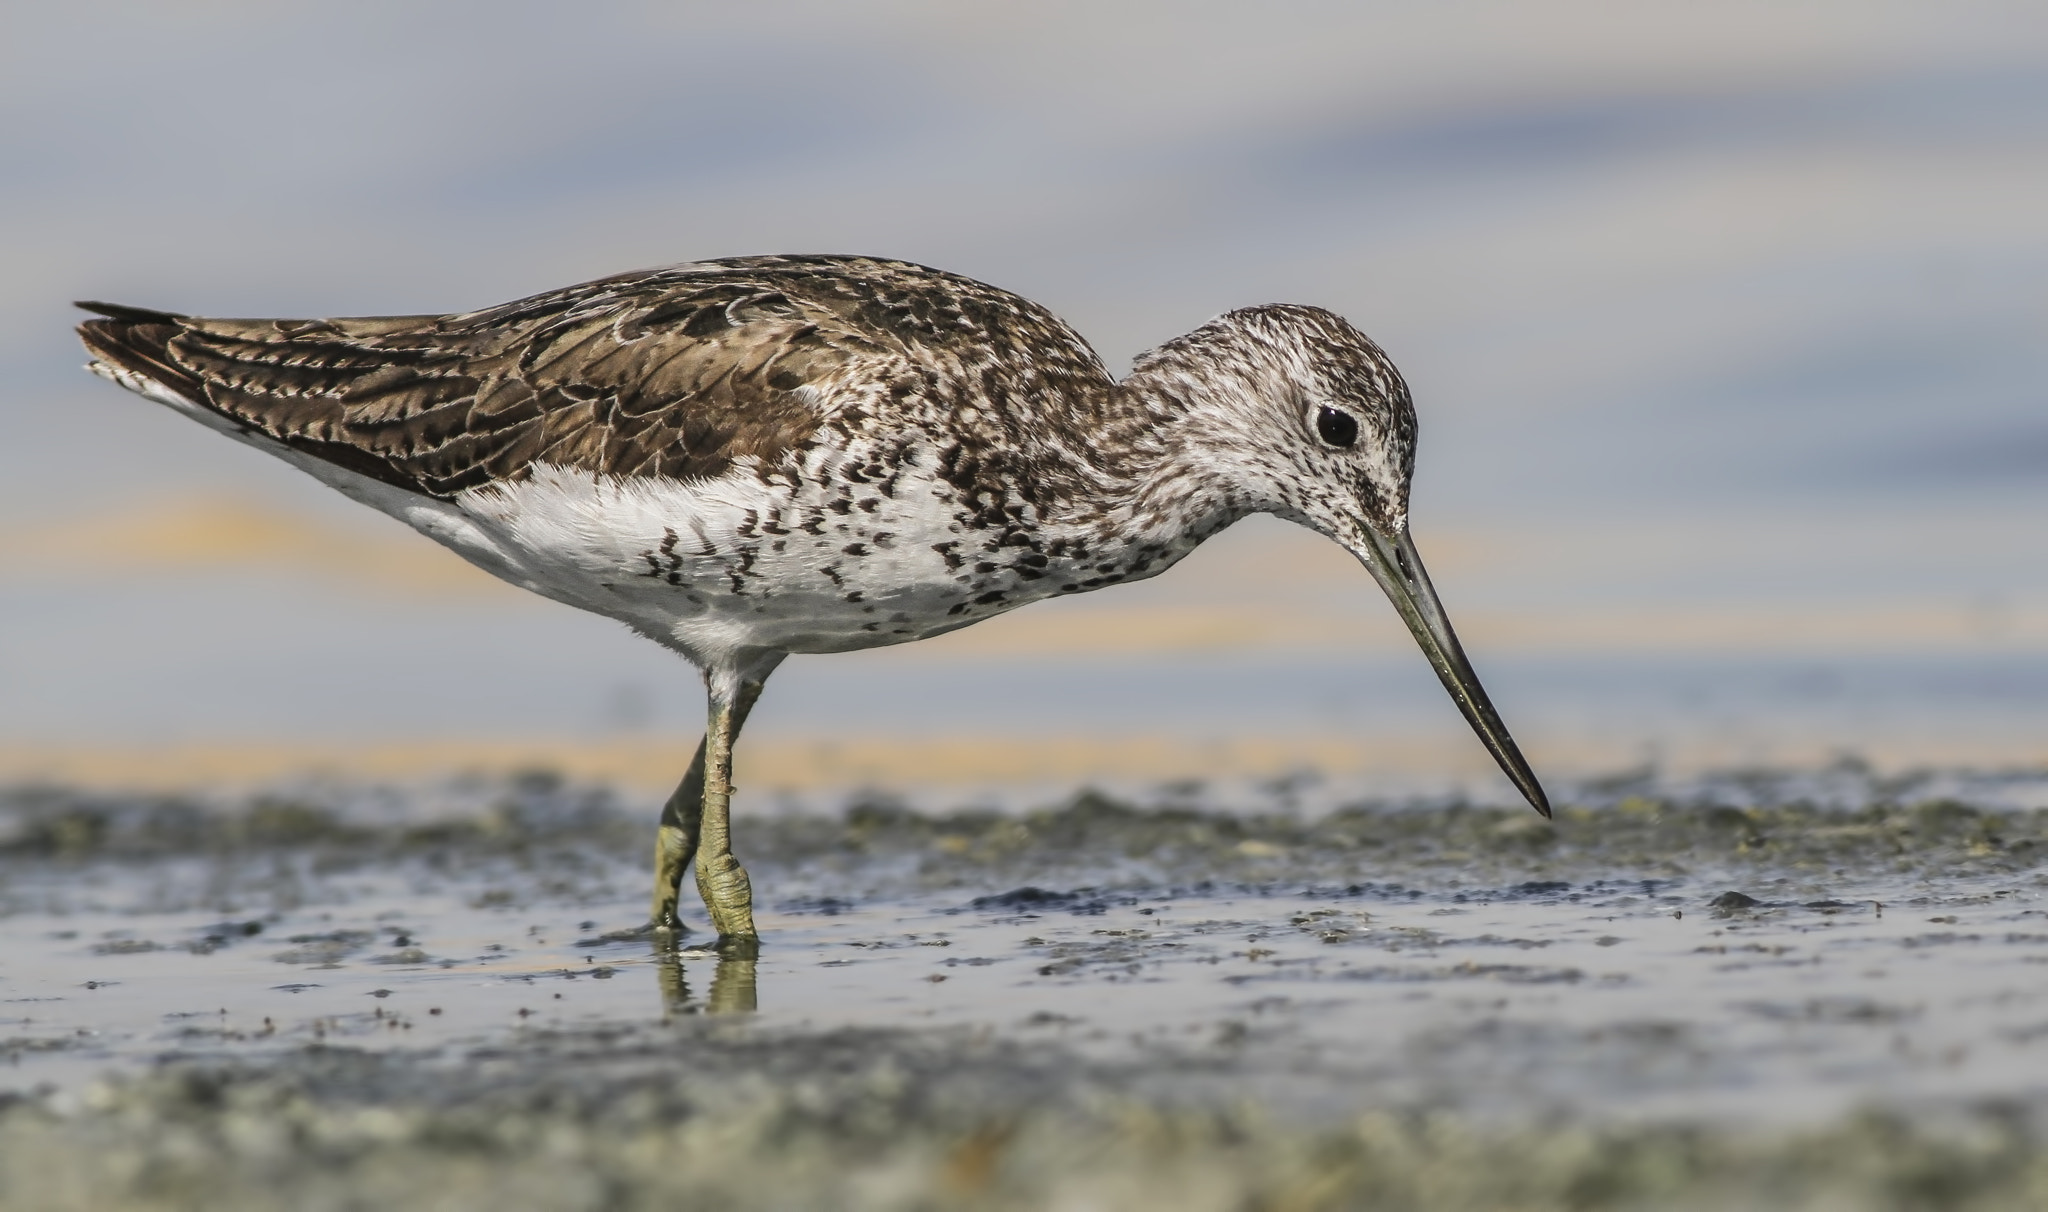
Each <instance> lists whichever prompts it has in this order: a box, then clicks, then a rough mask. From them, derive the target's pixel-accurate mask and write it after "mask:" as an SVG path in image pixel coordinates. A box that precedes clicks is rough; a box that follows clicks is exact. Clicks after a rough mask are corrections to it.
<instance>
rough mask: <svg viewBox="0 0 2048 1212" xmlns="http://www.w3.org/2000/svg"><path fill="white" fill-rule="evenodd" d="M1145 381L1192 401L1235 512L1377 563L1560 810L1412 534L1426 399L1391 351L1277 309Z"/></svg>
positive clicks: (1188, 443) (1463, 703) (1312, 314)
mask: <svg viewBox="0 0 2048 1212" xmlns="http://www.w3.org/2000/svg"><path fill="white" fill-rule="evenodd" d="M1132 378H1133V380H1137V381H1143V382H1146V383H1148V384H1150V385H1152V386H1154V387H1155V388H1156V389H1157V390H1160V391H1162V392H1163V394H1165V395H1166V396H1168V397H1170V398H1173V399H1176V400H1178V401H1180V402H1181V403H1182V405H1183V407H1185V408H1186V410H1187V411H1186V413H1185V414H1184V415H1183V416H1182V417H1181V418H1180V419H1179V420H1178V422H1177V423H1176V428H1177V429H1178V430H1179V431H1180V432H1179V435H1178V437H1179V443H1180V450H1181V458H1180V460H1178V462H1179V463H1180V465H1181V467H1182V468H1183V469H1184V470H1188V471H1193V472H1194V473H1195V474H1196V475H1197V476H1198V477H1200V478H1202V479H1205V480H1208V481H1209V482H1210V483H1212V484H1214V485H1216V486H1217V487H1218V488H1219V489H1220V490H1221V491H1222V492H1223V493H1224V494H1226V495H1227V496H1228V497H1230V498H1231V508H1230V510H1229V512H1232V513H1255V512H1263V513H1273V514H1277V515H1279V516H1280V517H1284V518H1287V519H1288V520H1290V521H1294V522H1298V523H1300V524H1302V525H1304V526H1307V527H1309V528H1310V529H1312V530H1315V531H1318V532H1319V533H1321V534H1324V535H1327V536H1328V537H1330V538H1331V539H1334V540H1335V541H1336V542H1338V543H1339V544H1341V545H1342V546H1343V547H1344V548H1345V549H1346V550H1347V551H1349V552H1351V554H1352V555H1354V556H1356V557H1357V558H1358V560H1359V562H1360V563H1362V564H1364V565H1365V567H1366V568H1367V570H1369V571H1370V572H1371V573H1372V575H1373V578H1374V579H1375V580H1377V581H1378V582H1379V584H1380V588H1381V589H1383V590H1385V591H1386V594H1387V597H1388V598H1389V599H1390V600H1392V602H1393V604H1394V608H1395V609H1396V610H1397V611H1399V612H1400V615H1401V619H1402V621H1403V622H1405V623H1406V624H1407V625H1408V630H1409V631H1410V632H1411V633H1413V634H1414V636H1415V640H1416V642H1417V643H1418V644H1420V645H1421V646H1422V651H1423V653H1424V654H1425V655H1426V656H1428V658H1429V663H1430V665H1431V666H1432V667H1434V668H1435V670H1436V672H1437V676H1438V677H1439V678H1441V679H1442V680H1443V684H1444V688H1445V689H1446V690H1448V691H1450V694H1451V698H1452V699H1453V700H1455V701H1456V703H1457V705H1458V709H1459V710H1460V711H1461V712H1463V713H1464V716H1465V719H1466V720H1467V721H1468V722H1470V723H1471V725H1472V727H1473V729H1474V731H1476V732H1477V733H1478V734H1479V738H1480V740H1481V741H1483V742H1484V743H1485V745H1486V747H1487V749H1488V750H1489V751H1490V752H1491V753H1492V754H1493V757H1494V760H1495V761H1497V762H1499V763H1500V767H1501V770H1502V771H1503V772H1504V773H1506V774H1507V776H1508V778H1509V779H1510V780H1512V781H1513V782H1514V784H1515V786H1516V787H1517V788H1518V789H1519V790H1520V791H1521V792H1522V794H1523V795H1524V796H1526V797H1527V798H1528V800H1529V803H1530V805H1531V806H1532V807H1534V808H1535V809H1536V810H1537V811H1538V812H1540V813H1542V814H1543V815H1545V816H1549V815H1550V802H1549V800H1548V798H1547V797H1546V796H1545V795H1544V792H1543V788H1542V786H1541V785H1540V784H1539V783H1538V782H1537V781H1536V776H1535V774H1534V773H1533V772H1532V771H1531V770H1530V769H1529V764H1528V762H1527V761H1526V760H1524V759H1523V757H1522V754H1521V750H1520V749H1519V748H1518V747H1517V746H1516V745H1515V742H1514V738H1513V737H1511V736H1509V735H1508V730H1507V727H1506V725H1504V724H1502V723H1501V720H1500V716H1499V714H1498V713H1497V712H1495V711H1494V709H1493V705H1492V703H1491V702H1489V701H1488V700H1487V697H1486V691H1485V689H1484V688H1483V687H1481V686H1480V684H1479V677H1478V675H1477V674H1476V673H1474V672H1473V670H1472V665H1471V662H1470V661H1468V660H1467V659H1466V657H1465V652H1464V649H1463V647H1462V646H1461V645H1460V644H1459V643H1458V637H1457V633H1456V632H1454V631H1453V630H1452V629H1451V622H1450V619H1449V618H1448V617H1447V616H1446V615H1445V614H1444V610H1443V606H1442V604H1441V603H1440V602H1439V601H1438V599H1437V594H1436V589H1435V588H1434V587H1433V586H1432V585H1431V584H1430V581H1429V574H1428V573H1427V572H1426V571H1425V570H1424V569H1423V566H1422V557H1421V556H1420V555H1419V554H1417V552H1416V550H1415V543H1414V540H1413V539H1412V538H1410V536H1409V533H1408V485H1409V480H1410V478H1411V476H1412V475H1413V473H1414V470H1415V405H1414V403H1413V402H1412V401H1411V400H1410V398H1409V395H1408V385H1407V384H1406V383H1405V382H1403V381H1402V379H1401V374H1400V372H1399V371H1397V370H1395V369H1394V364H1393V362H1392V361H1391V360H1389V359H1388V357H1387V355H1386V352H1385V351H1384V350H1382V349H1381V348H1380V347H1379V346H1378V345H1376V344H1374V343H1373V342H1372V340H1371V339H1370V338H1368V337H1367V336H1366V335H1365V334H1364V333H1362V332H1359V331H1358V330H1357V329H1356V328H1353V327H1352V326H1351V325H1350V324H1349V323H1348V322H1346V321H1345V320H1344V318H1343V317H1341V316H1338V315H1336V314H1334V313H1332V312H1328V311H1325V310H1323V309H1322V308H1319V307H1302V306H1296V305H1292V304H1271V305H1267V306H1262V307H1247V308H1243V309H1241V310H1238V311H1233V312H1230V313H1228V314H1226V315H1222V316H1219V317H1217V318H1216V319H1214V320H1211V321H1210V322H1209V323H1207V324H1205V325H1203V326H1202V327H1201V328H1198V329H1196V330H1195V331H1194V332H1191V333H1189V334H1187V335H1186V336H1184V337H1180V338H1177V339H1176V340H1174V341H1170V342H1168V343H1167V344H1165V345H1163V346H1161V347H1159V348H1158V349H1156V350H1154V351H1152V352H1151V353H1149V354H1147V355H1145V356H1144V357H1143V358H1141V359H1139V361H1138V364H1137V365H1136V366H1135V367H1134V368H1133V374H1132Z"/></svg>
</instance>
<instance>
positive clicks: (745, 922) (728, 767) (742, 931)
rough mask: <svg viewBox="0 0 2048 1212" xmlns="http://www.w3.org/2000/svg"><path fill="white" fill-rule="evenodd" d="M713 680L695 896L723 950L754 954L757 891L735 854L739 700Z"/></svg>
mask: <svg viewBox="0 0 2048 1212" xmlns="http://www.w3.org/2000/svg"><path fill="white" fill-rule="evenodd" d="M722 680H723V679H720V678H717V677H712V678H708V679H707V681H709V682H710V684H711V722H710V727H709V728H707V729H706V730H705V734H704V815H703V819H702V821H701V822H700V828H699V830H698V837H697V892H698V894H699V895H701V896H702V897H703V898H704V908H705V909H706V910H708V911H709V912H710V914H711V925H712V927H713V928H714V929H716V930H717V931H718V945H719V949H720V950H721V951H724V952H730V953H733V954H736V955H742V954H746V955H750V954H751V952H752V951H753V950H754V949H755V948H756V947H758V946H759V945H760V936H759V935H758V934H756V933H755V932H754V887H753V884H752V883H750V882H749V881H748V879H747V869H746V868H745V867H742V866H740V861H739V859H737V858H735V857H734V856H733V852H732V819H731V809H732V743H733V734H734V733H736V732H737V731H738V728H737V726H736V725H737V722H738V716H739V711H738V706H739V704H738V702H737V701H736V700H737V698H738V696H737V695H728V694H726V693H722V689H723V688H722V687H721V686H720V685H719V683H720V682H721V681H722Z"/></svg>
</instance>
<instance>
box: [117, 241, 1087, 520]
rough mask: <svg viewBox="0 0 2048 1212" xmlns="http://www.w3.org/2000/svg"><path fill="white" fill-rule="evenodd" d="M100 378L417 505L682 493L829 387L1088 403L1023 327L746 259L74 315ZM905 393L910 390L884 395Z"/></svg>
mask: <svg viewBox="0 0 2048 1212" xmlns="http://www.w3.org/2000/svg"><path fill="white" fill-rule="evenodd" d="M84 306H86V307H88V308H90V309H92V310H95V311H98V312H100V313H102V316H103V317H104V318H101V319H96V320H91V321H87V322H86V323H85V324H82V325H81V326H80V329H79V331H80V335H81V336H82V337H83V339H84V341H85V343H86V345H87V347H88V348H89V349H90V350H91V351H92V353H93V354H94V356H95V357H96V358H97V359H98V360H99V363H100V365H101V367H103V368H104V369H105V370H106V371H107V372H109V373H110V375H111V377H116V378H118V379H122V380H126V383H125V385H127V386H131V387H135V386H137V383H136V382H135V380H138V379H139V380H143V381H146V382H148V383H153V384H156V385H159V386H160V387H161V388H162V389H165V390H167V391H169V392H170V393H172V394H173V395H175V396H178V397H181V398H183V399H185V400H188V401H190V402H191V403H192V404H194V405H197V406H199V407H201V408H204V409H207V410H210V411H211V412H213V413H215V414H217V415H218V416H219V417H221V418H223V419H225V420H228V421H231V422H233V423H234V424H235V425H236V426H238V427H241V428H244V429H246V430H248V431H252V432H253V433H255V434H260V435H262V436H263V437H267V438H269V439H271V440H272V441H274V442H278V443H282V444H284V445H286V446H288V447H291V448H293V449H294V450H296V451H298V452H301V453H303V454H305V455H310V456H312V457H315V458H318V459H321V460H324V461H326V462H329V463H332V464H334V465H336V466H339V467H342V468H346V469H347V470H349V471H352V472H356V473H358V474H361V475H365V476H368V477H371V478H373V479H375V480H379V481H382V482H383V483H385V484H388V485H391V486H394V487H397V488H400V489H403V490H406V491H408V492H412V493H417V494H420V495H422V496H427V497H434V498H440V499H444V500H445V499H451V498H453V497H454V496H455V495H456V494H458V493H460V492H462V491H463V490H465V489H470V488H476V487H481V486H483V485H487V484H491V483H504V482H513V481H517V480H520V479H522V478H524V477H526V476H528V475H530V474H531V473H532V470H533V469H534V468H535V467H536V466H540V465H548V466H551V467H555V468H561V469H567V470H571V471H577V472H584V473H589V474H594V475H601V476H613V477H654V478H661V479H670V480H695V479H703V478H708V477H714V476H717V475H719V474H721V473H722V472H723V471H725V470H726V469H727V468H728V467H730V466H731V465H732V464H733V462H734V461H735V460H738V459H742V458H752V459H755V460H758V461H761V462H764V463H772V462H774V461H775V460H777V459H778V458H780V457H781V456H782V455H783V454H785V453H786V452H788V451H790V450H792V449H794V448H797V447H799V446H801V445H802V444H804V443H805V442H806V441H807V440H809V439H810V438H811V437H812V435H813V434H814V433H815V432H816V430H817V429H818V427H819V425H820V423H821V422H822V421H824V420H825V419H826V417H827V416H828V414H829V412H830V410H831V407H832V405H833V403H834V400H835V398H836V391H837V389H839V388H843V387H845V386H847V385H849V384H858V385H860V386H863V387H868V388H876V387H880V388H883V389H885V390H886V389H890V388H895V389H897V390H899V391H916V392H922V393H929V392H930V391H931V386H932V381H933V380H948V381H950V383H949V385H950V386H951V387H952V388H953V389H955V390H962V389H967V390H974V391H995V392H998V393H1002V392H1004V391H1006V390H1010V389H1015V390H1017V391H1019V392H1020V393H1023V394H1026V395H1028V394H1030V389H1031V388H1032V387H1033V386H1043V384H1044V383H1045V382H1046V381H1048V380H1051V381H1057V380H1062V379H1064V380H1068V381H1070V382H1073V383H1079V384H1085V385H1089V386H1100V385H1102V384H1105V383H1107V381H1108V376H1107V374H1106V372H1105V371H1103V369H1102V367H1101V363H1100V361H1099V360H1098V359H1097V358H1096V356H1095V354H1094V352H1093V351H1092V350H1090V349H1089V348H1088V346H1087V344H1086V343H1085V342H1083V341H1082V340H1081V338H1080V337H1079V336H1077V335H1076V334H1075V333H1074V332H1073V331H1072V330H1071V329H1070V328H1068V327H1067V326H1066V325H1065V324H1064V323H1062V322H1061V321H1060V320H1059V319H1058V318H1057V317H1055V316H1053V315H1052V314H1051V313H1050V312H1048V311H1046V310H1045V309H1044V308H1041V307H1038V306H1037V305H1036V304H1033V303H1030V302H1028V301H1027V300H1024V299H1021V298H1019V297H1017V296H1015V295H1012V294H1010V293H1008V292H1006V291H1002V290H998V289H996V288H995V287H991V286H988V285H985V284H983V283H980V282H976V281H974V280H972V279H968V278H963V277H959V276H957V275H953V274H947V273H944V272H941V271H938V270H933V269H928V268H925V267H923V266H917V265H911V264H908V263H905V262H897V261H881V260H873V259H868V258H860V257H827V256H802V257H750V258H735V259H730V260H723V261H707V262H698V263H692V264H686V265H678V266H671V267H668V268H664V269H655V270H646V271H641V272H637V273H630V274H622V275H618V276H615V277H611V278H604V279H600V280H598V281H594V282H588V283H584V284H582V285H579V286H572V287H567V288H565V289H562V290H556V291H549V292H547V293H544V294H539V295H535V296H532V297H530V298H526V299H521V300H518V301H516V302H512V303H507V304H504V305H502V306H498V307H493V308H488V309H485V310H482V311H475V312H468V313H462V314H456V315H423V316H387V317H375V318H366V319H334V320H219V319H203V318H197V317H190V316H182V315H175V314H172V313H167V312H157V311H147V310H143V309H138V308H131V307H124V306H117V305H107V304H85V305H84ZM906 378H921V379H924V380H926V381H925V382H913V383H897V382H894V381H895V380H903V379H906Z"/></svg>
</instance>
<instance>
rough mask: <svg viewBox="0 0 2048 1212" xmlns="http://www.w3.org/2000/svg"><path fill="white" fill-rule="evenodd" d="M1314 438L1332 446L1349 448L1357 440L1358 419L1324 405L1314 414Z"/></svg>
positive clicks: (1339, 409) (1338, 409)
mask: <svg viewBox="0 0 2048 1212" xmlns="http://www.w3.org/2000/svg"><path fill="white" fill-rule="evenodd" d="M1316 436H1317V437H1319V438H1321V439H1322V440H1323V441H1325V442H1328V443H1329V444H1330V445H1332V446H1349V445H1351V444H1352V443H1353V442H1356V441H1357V440H1358V418H1357V417H1354V416H1352V415H1351V414H1350V413H1348V412H1345V411H1344V410H1343V409H1341V408H1332V407H1330V406H1329V405H1327V404H1325V405H1323V407H1322V410H1321V411H1319V412H1317V413H1316Z"/></svg>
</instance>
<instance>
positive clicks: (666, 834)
mask: <svg viewBox="0 0 2048 1212" xmlns="http://www.w3.org/2000/svg"><path fill="white" fill-rule="evenodd" d="M703 819H704V742H703V741H698V742H697V756H696V757H694V758H692V759H691V760H690V771H689V773H688V774H685V775H684V776H683V781H682V782H681V783H680V784H679V785H677V787H676V789H675V793H674V794H673V795H671V796H669V797H668V803H666V804H663V805H662V806H661V829H660V830H659V831H658V832H657V833H656V834H655V838H654V912H653V914H652V916H651V917H649V919H648V925H649V926H651V927H653V928H654V930H655V932H656V933H658V934H661V933H667V934H681V933H682V932H683V931H684V929H685V927H684V925H683V922H682V918H681V917H680V916H679V915H678V914H677V913H676V900H677V898H678V897H679V896H680V895H681V894H682V887H683V872H684V871H685V870H687V869H688V868H689V866H690V860H691V859H693V858H695V857H697V829H698V826H699V825H700V824H701V823H702V822H703Z"/></svg>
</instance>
